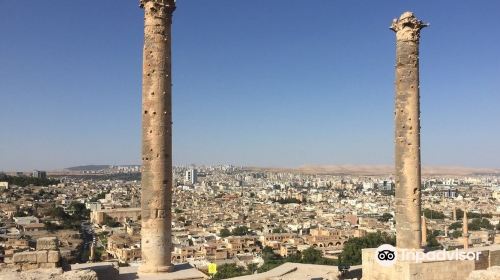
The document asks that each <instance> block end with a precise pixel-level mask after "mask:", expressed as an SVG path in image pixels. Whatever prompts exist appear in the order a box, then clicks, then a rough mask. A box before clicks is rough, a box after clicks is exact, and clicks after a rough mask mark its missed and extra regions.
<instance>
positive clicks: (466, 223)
mask: <svg viewBox="0 0 500 280" xmlns="http://www.w3.org/2000/svg"><path fill="white" fill-rule="evenodd" d="M462 237H463V240H464V249H469V219H467V209H465V210H464V219H463V225H462Z"/></svg>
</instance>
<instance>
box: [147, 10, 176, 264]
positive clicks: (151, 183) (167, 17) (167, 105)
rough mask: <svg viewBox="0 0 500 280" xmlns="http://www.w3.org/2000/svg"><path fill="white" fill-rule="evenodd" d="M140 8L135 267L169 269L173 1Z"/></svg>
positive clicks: (170, 248)
mask: <svg viewBox="0 0 500 280" xmlns="http://www.w3.org/2000/svg"><path fill="white" fill-rule="evenodd" d="M140 6H141V7H142V8H144V50H143V68H142V181H141V184H142V194H141V208H142V211H141V219H142V231H141V236H142V240H141V248H142V260H143V263H142V265H141V267H140V272H143V273H156V272H168V271H170V270H171V268H172V265H171V251H172V240H171V205H172V104H171V98H172V77H171V24H172V13H173V11H174V10H175V1H174V0H141V1H140Z"/></svg>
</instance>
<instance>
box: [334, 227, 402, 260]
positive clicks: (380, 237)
mask: <svg viewBox="0 0 500 280" xmlns="http://www.w3.org/2000/svg"><path fill="white" fill-rule="evenodd" d="M382 244H391V245H395V244H396V239H395V238H394V236H390V235H388V234H386V233H381V232H376V233H368V234H367V235H366V236H364V237H354V238H351V239H349V240H347V242H346V243H345V244H344V249H343V250H342V253H341V254H340V256H341V258H342V262H343V263H344V264H349V265H358V264H361V249H365V248H377V247H378V246H380V245H382Z"/></svg>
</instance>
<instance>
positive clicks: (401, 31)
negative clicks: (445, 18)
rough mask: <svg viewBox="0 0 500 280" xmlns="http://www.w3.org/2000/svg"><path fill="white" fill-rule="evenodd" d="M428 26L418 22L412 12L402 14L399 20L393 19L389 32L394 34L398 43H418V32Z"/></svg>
mask: <svg viewBox="0 0 500 280" xmlns="http://www.w3.org/2000/svg"><path fill="white" fill-rule="evenodd" d="M427 26H429V24H428V23H424V22H423V21H421V20H418V19H417V18H416V17H415V15H413V13H412V12H404V13H403V14H402V15H401V16H400V17H399V19H393V20H392V24H391V27H390V28H391V30H392V31H394V32H396V39H397V40H398V41H418V40H419V39H420V30H421V29H422V28H424V27H427Z"/></svg>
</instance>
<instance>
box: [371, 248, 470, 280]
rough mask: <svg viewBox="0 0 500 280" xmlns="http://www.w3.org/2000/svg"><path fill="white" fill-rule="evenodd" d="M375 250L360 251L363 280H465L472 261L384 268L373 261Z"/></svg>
mask: <svg viewBox="0 0 500 280" xmlns="http://www.w3.org/2000/svg"><path fill="white" fill-rule="evenodd" d="M375 252H376V249H375V248H369V249H363V250H362V262H363V280H392V279H412V280H424V279H425V280H465V279H467V277H468V275H469V274H470V273H471V272H472V271H474V267H475V264H474V261H436V262H423V263H415V262H396V263H395V264H394V265H393V266H389V267H384V266H381V265H379V264H378V263H377V261H376V260H375Z"/></svg>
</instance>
